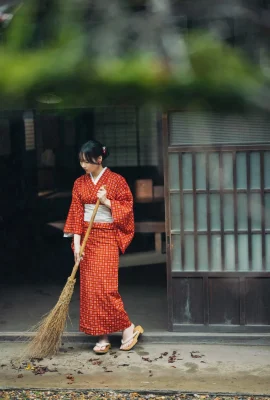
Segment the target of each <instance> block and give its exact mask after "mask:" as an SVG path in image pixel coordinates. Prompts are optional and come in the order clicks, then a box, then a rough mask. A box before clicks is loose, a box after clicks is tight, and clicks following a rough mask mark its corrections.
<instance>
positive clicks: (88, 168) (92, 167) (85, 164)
mask: <svg viewBox="0 0 270 400" xmlns="http://www.w3.org/2000/svg"><path fill="white" fill-rule="evenodd" d="M93 161H94V162H95V163H96V164H92V163H90V162H89V161H87V160H86V159H85V157H83V159H81V161H80V165H81V167H82V168H83V169H84V170H85V172H86V173H87V174H90V173H94V172H95V171H97V170H99V169H100V167H101V163H102V157H101V156H100V157H98V158H97V159H94V160H93Z"/></svg>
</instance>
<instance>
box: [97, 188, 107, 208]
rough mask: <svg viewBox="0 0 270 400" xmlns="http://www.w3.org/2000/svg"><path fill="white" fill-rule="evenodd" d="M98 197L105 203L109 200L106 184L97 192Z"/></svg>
mask: <svg viewBox="0 0 270 400" xmlns="http://www.w3.org/2000/svg"><path fill="white" fill-rule="evenodd" d="M97 197H98V199H99V200H100V202H101V204H105V203H106V200H107V190H106V189H105V187H104V186H102V187H101V188H100V189H99V190H98V192H97Z"/></svg>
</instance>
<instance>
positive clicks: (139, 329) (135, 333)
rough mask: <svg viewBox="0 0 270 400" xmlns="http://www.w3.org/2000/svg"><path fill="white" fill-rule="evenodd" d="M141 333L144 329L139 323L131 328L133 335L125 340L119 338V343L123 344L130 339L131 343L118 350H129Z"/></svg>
mask: <svg viewBox="0 0 270 400" xmlns="http://www.w3.org/2000/svg"><path fill="white" fill-rule="evenodd" d="M143 333H144V329H143V328H142V327H141V326H140V325H138V326H136V327H135V328H134V330H133V335H132V336H131V337H130V338H129V339H127V340H125V341H123V340H121V343H122V344H124V345H125V344H126V343H128V342H130V341H131V340H132V342H131V344H130V345H129V346H128V347H126V348H124V349H120V350H122V351H129V350H131V349H132V348H133V347H134V346H135V344H137V342H138V339H139V336H140V335H141V334H143Z"/></svg>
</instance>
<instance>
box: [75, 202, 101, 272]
mask: <svg viewBox="0 0 270 400" xmlns="http://www.w3.org/2000/svg"><path fill="white" fill-rule="evenodd" d="M99 205H100V200H99V199H98V201H97V202H96V205H95V208H94V211H93V214H92V216H91V219H90V222H89V226H88V228H87V231H86V234H85V237H84V239H83V242H82V245H81V248H80V257H81V255H82V253H83V252H84V249H85V246H86V242H87V240H88V237H89V235H90V232H91V229H92V226H93V223H94V219H95V216H96V213H97V210H98V207H99ZM79 265H80V259H79V261H77V262H76V264H75V265H74V267H73V270H72V273H71V275H70V279H72V280H73V279H74V278H75V275H76V273H77V271H78V268H79Z"/></svg>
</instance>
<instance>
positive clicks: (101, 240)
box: [64, 168, 134, 336]
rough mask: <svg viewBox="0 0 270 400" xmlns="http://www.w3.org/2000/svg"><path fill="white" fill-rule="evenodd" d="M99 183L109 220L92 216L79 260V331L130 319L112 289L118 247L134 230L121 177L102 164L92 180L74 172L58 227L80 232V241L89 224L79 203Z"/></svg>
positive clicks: (103, 329) (97, 331)
mask: <svg viewBox="0 0 270 400" xmlns="http://www.w3.org/2000/svg"><path fill="white" fill-rule="evenodd" d="M103 185H106V190H107V198H108V199H109V200H110V201H111V213H112V218H113V223H107V222H105V223H104V222H103V223H100V222H94V224H93V228H92V231H91V233H90V236H89V238H88V241H87V244H86V247H85V256H84V257H83V260H82V261H81V263H80V331H82V332H85V333H86V334H89V335H94V336H100V335H105V334H109V333H112V332H119V331H123V330H124V329H126V328H128V327H129V326H130V325H131V322H130V320H129V318H128V315H127V313H126V311H125V310H124V305H123V302H122V299H121V297H120V295H119V293H118V267H119V249H120V250H121V252H122V253H124V252H125V250H126V248H127V247H128V245H129V244H130V242H131V240H132V238H133V235H134V214H133V197H132V194H131V191H130V189H129V187H128V185H127V183H126V181H125V179H124V178H123V177H122V176H120V175H118V174H116V173H114V172H112V171H111V170H110V169H108V168H107V169H106V170H105V171H104V173H103V175H102V176H101V177H100V179H99V180H98V182H96V183H94V182H93V181H92V178H91V177H90V176H89V175H88V174H86V175H83V176H81V177H80V178H78V179H77V180H76V181H75V183H74V186H73V191H72V202H71V206H70V209H69V213H68V216H67V220H66V224H65V227H64V233H72V234H75V233H76V234H79V235H81V243H82V241H83V237H84V235H85V232H86V230H87V227H88V224H89V222H84V204H95V203H96V201H97V192H98V190H99V189H100V187H101V186H103Z"/></svg>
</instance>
